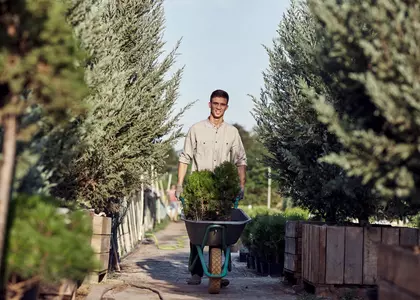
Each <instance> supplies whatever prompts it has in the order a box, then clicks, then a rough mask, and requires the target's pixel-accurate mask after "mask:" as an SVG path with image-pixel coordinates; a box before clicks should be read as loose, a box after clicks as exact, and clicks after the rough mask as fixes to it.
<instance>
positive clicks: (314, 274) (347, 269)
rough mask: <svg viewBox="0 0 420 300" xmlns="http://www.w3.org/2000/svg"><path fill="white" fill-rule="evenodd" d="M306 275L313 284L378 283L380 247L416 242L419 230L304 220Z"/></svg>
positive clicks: (306, 279)
mask: <svg viewBox="0 0 420 300" xmlns="http://www.w3.org/2000/svg"><path fill="white" fill-rule="evenodd" d="M302 238H303V244H302V246H303V247H302V277H303V279H304V280H305V281H307V282H309V283H311V284H313V285H322V284H326V285H367V286H369V285H376V284H377V265H378V263H377V258H378V256H377V247H378V245H381V244H394V245H410V244H414V245H416V244H417V243H418V240H419V230H418V229H415V228H402V227H401V228H398V227H390V226H371V227H358V226H351V225H348V226H326V225H324V226H319V225H312V224H303V231H302Z"/></svg>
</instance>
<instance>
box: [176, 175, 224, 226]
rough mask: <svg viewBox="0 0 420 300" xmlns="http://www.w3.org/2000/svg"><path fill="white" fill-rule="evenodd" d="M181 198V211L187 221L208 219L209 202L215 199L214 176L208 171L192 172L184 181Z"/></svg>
mask: <svg viewBox="0 0 420 300" xmlns="http://www.w3.org/2000/svg"><path fill="white" fill-rule="evenodd" d="M181 197H183V198H184V205H183V207H182V209H183V212H184V215H185V217H186V218H187V219H190V220H204V219H206V218H208V214H209V211H208V210H209V206H210V205H211V204H210V202H212V201H213V199H216V198H217V190H216V187H215V184H214V174H213V173H212V172H211V171H208V170H203V171H195V172H193V173H192V174H191V175H190V176H189V177H188V179H187V180H186V184H185V187H184V191H183V193H182V195H181Z"/></svg>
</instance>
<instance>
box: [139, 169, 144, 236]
mask: <svg viewBox="0 0 420 300" xmlns="http://www.w3.org/2000/svg"><path fill="white" fill-rule="evenodd" d="M140 180H141V185H140V220H139V224H140V230H139V240H142V239H143V234H144V232H143V231H144V224H143V223H144V176H143V175H141V177H140Z"/></svg>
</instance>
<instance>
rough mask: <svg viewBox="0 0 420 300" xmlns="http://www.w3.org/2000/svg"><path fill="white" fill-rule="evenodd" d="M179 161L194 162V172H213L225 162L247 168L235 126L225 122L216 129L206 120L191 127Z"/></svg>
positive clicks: (242, 147)
mask: <svg viewBox="0 0 420 300" xmlns="http://www.w3.org/2000/svg"><path fill="white" fill-rule="evenodd" d="M179 161H180V162H181V163H185V164H190V163H191V162H192V168H191V171H192V172H194V171H197V170H198V171H201V170H210V171H213V170H214V168H216V167H217V166H218V165H220V164H222V163H223V162H225V161H230V162H232V163H234V164H235V165H237V166H240V165H245V166H246V154H245V149H244V146H243V144H242V140H241V137H240V135H239V132H238V129H236V127H235V126H232V125H230V124H227V123H226V122H223V123H222V124H221V125H220V126H219V127H216V126H214V125H213V124H212V123H211V122H210V121H209V120H208V119H206V120H203V121H200V122H198V123H195V124H194V125H193V126H191V128H190V130H189V131H188V134H187V136H186V138H185V143H184V150H183V151H182V153H181V154H180V156H179Z"/></svg>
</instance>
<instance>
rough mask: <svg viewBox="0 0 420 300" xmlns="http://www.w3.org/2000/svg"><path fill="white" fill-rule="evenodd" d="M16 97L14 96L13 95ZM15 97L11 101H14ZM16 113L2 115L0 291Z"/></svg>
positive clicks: (0, 286) (12, 164)
mask: <svg viewBox="0 0 420 300" xmlns="http://www.w3.org/2000/svg"><path fill="white" fill-rule="evenodd" d="M15 97H16V96H15ZM15 97H14V98H15ZM15 100H16V99H14V101H12V102H16V101H15ZM16 118H17V117H16V115H13V114H12V115H5V116H4V117H3V124H2V125H3V130H4V135H3V149H2V150H3V157H2V161H1V164H0V278H1V279H0V292H2V290H3V288H4V286H5V283H6V276H4V274H5V271H6V270H5V269H6V268H5V261H6V259H5V254H6V253H5V252H6V251H5V250H6V243H7V220H8V214H9V203H10V199H11V192H12V185H13V179H14V173H15V161H16V136H17V130H18V124H17V119H16Z"/></svg>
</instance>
